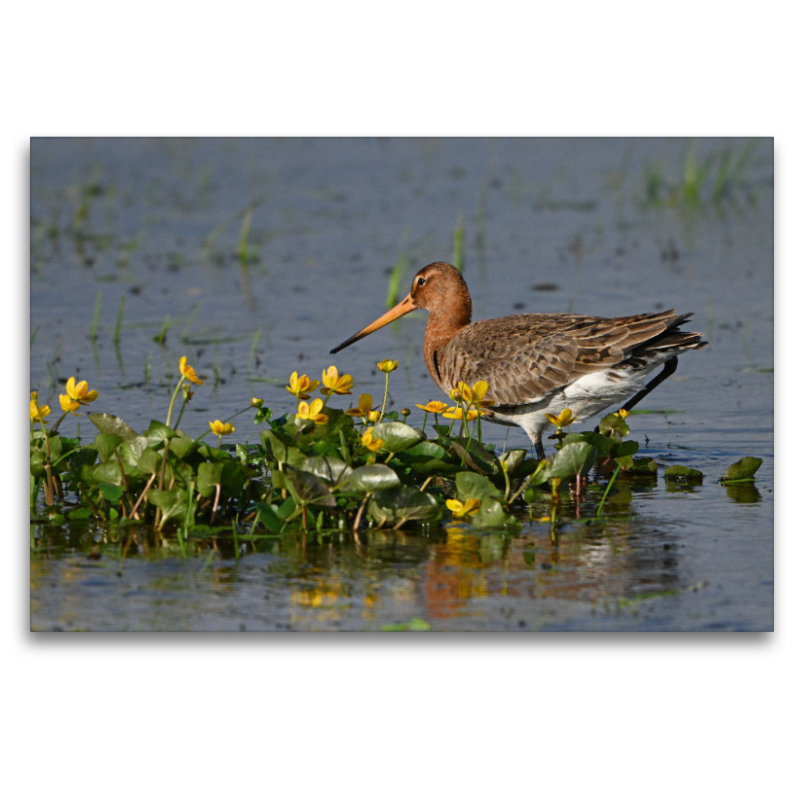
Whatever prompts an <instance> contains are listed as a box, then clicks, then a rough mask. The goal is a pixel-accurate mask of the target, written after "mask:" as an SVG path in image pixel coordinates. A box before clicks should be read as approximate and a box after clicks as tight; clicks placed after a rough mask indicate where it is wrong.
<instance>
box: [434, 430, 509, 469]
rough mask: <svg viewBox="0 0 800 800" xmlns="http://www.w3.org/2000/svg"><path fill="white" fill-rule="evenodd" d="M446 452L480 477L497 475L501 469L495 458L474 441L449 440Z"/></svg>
mask: <svg viewBox="0 0 800 800" xmlns="http://www.w3.org/2000/svg"><path fill="white" fill-rule="evenodd" d="M447 449H448V452H449V453H451V454H452V455H454V456H455V457H456V458H458V459H459V461H461V462H462V463H463V464H464V466H466V467H469V469H471V470H474V471H475V472H480V473H481V474H482V475H499V474H500V473H501V472H502V467H501V466H500V462H499V461H498V460H497V457H496V456H495V455H494V454H493V453H490V452H489V451H488V450H487V449H486V448H485V447H483V446H481V445H480V444H478V442H477V441H476V440H475V439H468V438H467V437H464V436H459V437H454V438H452V439H450V441H449V446H448V448H447Z"/></svg>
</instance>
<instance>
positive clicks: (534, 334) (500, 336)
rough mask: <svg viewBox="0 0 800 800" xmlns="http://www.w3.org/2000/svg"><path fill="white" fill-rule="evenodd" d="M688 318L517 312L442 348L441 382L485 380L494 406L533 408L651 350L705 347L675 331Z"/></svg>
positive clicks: (472, 327)
mask: <svg viewBox="0 0 800 800" xmlns="http://www.w3.org/2000/svg"><path fill="white" fill-rule="evenodd" d="M689 316H690V315H688V314H684V315H677V314H674V313H673V312H672V311H664V312H661V313H658V314H637V315H635V316H630V317H621V318H616V319H606V318H603V317H589V316H583V315H573V314H518V315H513V316H509V317H503V318H500V319H493V320H480V321H478V322H474V323H472V324H471V325H468V326H467V327H466V328H464V329H463V330H461V331H460V332H459V333H458V334H457V335H456V337H455V338H454V339H453V340H452V341H451V342H449V343H448V345H447V347H446V348H445V353H444V358H443V360H442V361H443V375H442V378H443V383H445V384H448V385H449V386H455V385H456V383H457V382H458V381H459V380H463V381H466V382H467V383H469V384H473V383H474V382H475V381H478V380H484V381H486V382H487V383H488V384H489V391H488V393H487V398H489V399H491V400H493V401H494V402H495V403H498V404H502V405H516V404H521V403H531V402H536V401H537V400H539V399H541V398H542V397H544V396H545V395H547V394H548V393H550V392H552V391H554V390H555V389H557V388H559V387H563V386H565V385H567V384H569V383H572V382H573V381H575V380H578V379H579V378H580V377H582V376H584V375H587V374H590V373H592V372H597V371H598V370H602V369H607V368H609V367H614V366H616V365H618V364H622V363H623V362H627V361H628V360H631V361H632V363H631V366H636V360H637V357H641V356H644V355H645V354H646V353H647V352H652V351H655V350H663V349H685V348H687V347H696V346H701V345H700V341H699V340H700V335H699V334H692V333H687V332H685V331H676V330H672V329H674V328H676V327H677V326H678V325H680V324H681V323H682V322H684V321H685V320H686V319H687V318H688V317H689ZM665 332H667V333H666V335H665ZM443 388H445V389H446V387H445V386H443Z"/></svg>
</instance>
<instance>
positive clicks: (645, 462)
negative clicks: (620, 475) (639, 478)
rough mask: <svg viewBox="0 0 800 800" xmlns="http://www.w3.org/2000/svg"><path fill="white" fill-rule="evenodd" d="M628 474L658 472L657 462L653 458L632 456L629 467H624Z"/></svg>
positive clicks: (651, 473) (652, 473)
mask: <svg viewBox="0 0 800 800" xmlns="http://www.w3.org/2000/svg"><path fill="white" fill-rule="evenodd" d="M625 472H626V474H628V475H655V474H656V473H657V472H658V464H657V463H656V460H655V459H654V458H634V459H633V463H632V464H631V465H630V466H629V467H625Z"/></svg>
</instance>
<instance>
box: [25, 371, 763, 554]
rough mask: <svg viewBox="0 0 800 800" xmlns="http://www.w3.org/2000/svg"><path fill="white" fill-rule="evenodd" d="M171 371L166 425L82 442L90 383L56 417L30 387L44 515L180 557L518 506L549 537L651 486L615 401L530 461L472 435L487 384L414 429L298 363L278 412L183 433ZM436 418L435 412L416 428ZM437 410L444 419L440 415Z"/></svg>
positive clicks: (485, 521) (342, 381)
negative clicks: (212, 547) (201, 541)
mask: <svg viewBox="0 0 800 800" xmlns="http://www.w3.org/2000/svg"><path fill="white" fill-rule="evenodd" d="M378 367H379V369H380V370H381V371H383V372H384V373H385V374H386V379H387V385H388V380H389V375H390V373H391V372H392V371H394V370H395V369H396V368H397V362H396V361H391V360H389V359H386V360H384V361H381V362H379V365H378ZM178 373H179V377H178V379H177V381H176V383H175V386H174V389H173V391H172V394H171V397H170V401H169V405H168V409H167V412H166V417H165V422H160V421H158V420H153V421H151V423H150V425H149V426H148V427H147V429H146V430H144V431H142V432H137V431H136V430H134V429H133V428H132V427H131V426H130V425H128V424H127V423H126V422H125V421H124V420H123V419H121V418H120V417H118V416H116V415H114V414H110V413H90V414H89V415H88V418H89V420H90V421H91V423H92V424H93V425H94V427H95V429H96V431H97V433H96V435H95V437H94V439H93V440H91V441H81V440H79V439H76V438H72V437H69V436H64V435H62V434H60V433H59V426H60V424H61V422H62V421H63V420H64V419H65V418H66V417H67V416H68V415H76V416H77V415H79V414H80V412H81V410H82V408H84V407H86V406H89V405H90V404H92V403H94V402H95V401H96V400H97V398H98V393H97V391H96V390H92V389H90V388H89V385H88V383H87V382H86V381H85V380H83V381H77V380H76V379H75V378H74V377H71V378H70V379H69V380H68V381H67V382H66V386H65V392H64V393H62V394H61V395H60V397H59V403H60V405H61V408H62V412H63V413H62V416H61V418H60V419H58V420H57V422H56V423H55V424H53V425H51V424H50V422H49V419H50V418H51V415H52V412H51V407H50V405H48V404H46V403H45V402H43V401H41V400H40V399H39V395H38V394H37V392H35V391H34V392H32V393H31V402H30V421H31V434H30V451H31V456H30V474H31V492H30V500H31V513H32V517H33V518H37V519H43V520H45V519H46V520H48V521H49V524H55V525H58V524H64V523H65V522H68V521H69V520H72V519H74V520H78V519H84V520H85V519H87V518H94V519H96V520H98V521H99V522H100V523H101V524H104V525H116V526H122V527H125V526H134V528H133V529H135V530H142V529H144V530H145V531H150V532H152V534H153V536H154V537H155V540H154V541H155V542H156V543H160V542H163V541H164V540H165V538H164V537H170V536H172V535H174V536H175V537H177V542H178V545H179V547H180V548H181V551H182V552H183V551H184V549H185V546H186V543H187V542H188V540H189V538H190V537H197V536H208V535H210V534H211V533H213V532H214V531H217V532H219V533H220V534H221V535H222V534H225V535H228V534H230V533H231V532H233V533H234V535H235V536H237V537H239V536H245V535H246V536H248V537H250V538H251V539H252V537H258V536H262V535H263V536H283V535H286V534H290V533H293V532H298V531H300V532H302V533H303V535H306V534H309V535H311V534H313V535H314V536H317V537H325V536H334V535H335V536H339V535H342V532H343V531H349V532H350V535H352V536H353V537H355V538H358V536H359V531H360V530H361V529H362V528H363V527H364V526H368V527H371V528H381V527H391V528H401V527H406V526H410V525H414V526H420V525H421V526H435V525H438V524H439V523H440V522H441V521H442V520H449V521H450V522H453V523H457V524H461V525H471V526H475V527H476V528H478V529H488V530H508V531H514V530H518V529H519V527H520V524H521V523H520V519H519V518H520V514H521V513H523V512H524V510H525V508H526V507H527V510H528V516H529V518H530V519H531V520H541V521H543V522H545V523H546V524H548V525H549V526H550V530H551V536H552V537H554V538H555V537H557V536H558V530H559V526H560V524H561V522H562V521H563V520H564V519H565V518H567V517H568V516H570V515H571V514H572V513H573V509H574V514H575V516H576V518H577V516H580V517H581V518H582V519H586V520H587V522H588V521H591V520H594V521H595V522H597V521H599V520H601V519H605V518H606V517H607V513H608V512H607V509H608V508H609V506H610V505H613V504H616V505H615V508H616V507H619V504H620V503H624V497H625V493H624V491H622V490H618V489H617V487H618V486H619V484H620V482H621V481H622V480H623V478H624V479H625V480H626V481H636V480H639V481H652V480H655V476H656V472H657V469H658V465H657V464H656V462H655V461H654V460H653V459H651V458H635V455H636V453H637V452H638V449H639V445H638V443H637V442H635V441H632V440H630V439H628V438H627V437H628V435H629V433H630V430H629V427H628V422H627V420H626V417H627V415H626V414H625V413H624V412H623V411H619V412H615V413H614V414H609V415H607V416H606V417H604V418H603V419H602V420H601V422H600V425H599V426H598V428H597V429H596V430H594V431H583V432H580V433H578V432H574V431H573V432H569V433H566V432H565V428H567V427H568V426H572V425H573V424H574V415H573V414H572V411H571V410H570V409H563V410H562V411H561V412H560V413H559V414H558V415H553V418H552V420H550V421H551V422H552V424H553V425H554V426H555V429H556V433H555V434H554V436H553V440H554V450H553V453H552V455H551V456H550V457H549V458H546V459H542V460H537V459H535V458H533V457H532V456H531V454H530V453H529V452H528V451H527V450H524V449H522V448H519V449H513V450H508V451H505V452H501V453H498V452H495V448H494V447H493V446H492V445H491V444H488V443H486V442H484V441H483V439H482V436H481V433H482V432H481V429H480V425H479V422H480V419H481V416H482V415H483V414H485V413H486V412H487V410H489V405H490V404H489V403H488V401H486V399H485V397H486V394H487V389H488V387H487V385H486V383H485V382H483V381H478V382H476V383H475V384H473V385H471V386H470V385H468V384H465V383H460V384H459V385H458V387H457V388H456V389H454V390H453V393H452V395H451V399H452V400H453V401H454V402H455V405H453V406H448V405H447V404H444V403H440V402H438V401H430V402H428V403H427V404H424V405H423V404H417V405H418V407H419V408H420V409H421V410H422V411H423V412H424V414H425V419H424V420H423V428H422V429H420V428H417V427H415V426H414V425H413V424H410V422H409V421H408V420H409V416H410V414H411V412H410V411H408V410H407V409H403V413H402V414H399V413H398V412H396V411H387V410H386V396H387V395H388V389H387V390H386V391H385V393H384V403H383V406H382V408H381V409H380V410H378V409H377V407H374V404H373V398H372V396H371V395H369V394H366V393H364V394H361V395H359V398H358V404H357V405H356V406H353V405H352V404H351V406H350V408H347V409H343V408H338V407H336V405H335V402H336V400H337V398H342V397H344V396H347V395H351V394H352V393H353V389H354V388H355V386H356V384H355V381H354V380H353V377H352V376H351V375H346V374H340V373H339V371H338V369H337V368H336V366H335V365H331V366H330V367H329V368H328V369H326V370H324V371H323V372H322V374H321V376H320V380H317V379H311V378H310V377H309V376H308V375H298V373H297V372H293V373H292V375H291V376H290V377H289V379H288V383H287V384H286V389H287V392H288V393H289V394H290V395H292V397H293V398H294V407H293V408H292V409H291V410H289V411H287V412H286V413H284V414H282V415H281V416H275V415H274V414H273V411H272V409H270V408H268V407H266V406H265V405H264V402H263V400H261V399H259V398H252V399H251V400H250V401H249V403H247V404H246V405H245V406H244V407H243V408H242V409H240V410H239V411H237V412H236V413H235V414H233V415H231V416H230V417H228V418H227V419H224V420H223V419H215V420H213V421H209V422H208V427H207V428H206V430H205V431H203V432H201V433H200V435H191V434H190V433H188V432H186V431H184V430H183V429H182V428H181V427H180V424H181V420H182V419H183V412H184V410H185V409H186V408H187V405H188V404H189V403H190V402H191V400H192V398H193V394H194V392H195V391H202V389H203V387H204V385H205V384H204V381H203V380H202V379H201V378H200V377H199V376H198V374H197V371H196V370H195V369H194V367H192V366H191V365H190V364H189V363H188V361H187V357H186V356H182V357H181V358H180V361H179V363H178ZM317 392H318V393H319V396H316V397H314V396H313V395H314V394H315V393H317ZM179 396H181V397H182V404H181V408H180V412H179V413H178V415H177V420H176V421H175V422H174V423H173V422H172V420H173V417H174V416H175V406H176V403H177V399H178V397H179ZM247 411H250V412H251V413H252V414H253V415H254V416H253V424H254V425H255V426H262V430H261V432H260V436H259V441H258V443H256V444H249V445H244V444H235V445H225V444H223V439H224V438H225V437H228V436H231V435H232V434H233V433H234V432H235V431H236V430H237V428H235V427H234V425H233V424H232V422H231V421H232V420H233V419H234V418H235V417H238V416H239V415H241V414H244V413H245V412H247ZM431 413H432V414H433V415H434V420H435V423H434V425H433V426H432V430H430V431H429V433H426V432H425V421H426V420H427V416H428V414H431ZM440 415H441V417H442V419H443V420H446V421H448V422H449V425H447V424H441V425H440V424H439V417H440ZM401 416H402V419H400V417H401ZM456 425H459V427H458V428H457V429H456V428H455V426H456ZM237 427H239V425H238V423H237ZM209 435H211V436H216V446H213V445H211V444H208V443H206V442H205V441H204V440H205V439H206V437H207V436H209ZM760 463H761V461H760V459H754V458H745V459H742V460H741V461H740V462H737V464H735V465H732V467H731V468H730V469H729V470H728V471H727V472H726V473H725V476H724V478H723V479H722V480H723V481H724V482H729V483H730V482H733V483H736V482H747V481H750V482H752V480H753V475H754V474H755V471H756V470H757V469H758V467H759V466H760ZM698 474H699V473H698ZM701 477H702V476H701ZM665 478H666V480H667V481H668V482H669V484H668V485H670V486H673V487H675V488H676V489H680V487H681V486H690V485H691V483H692V481H696V480H697V475H695V474H694V472H693V471H692V470H689V469H688V468H676V467H669V468H668V469H667V471H666V473H665ZM42 495H43V498H44V506H43V507H42V506H40V505H39V498H40V496H42ZM587 507H588V509H589V511H588V512H587V511H586V510H585V509H587ZM581 509H584V510H583V511H581ZM133 529H132V530H133Z"/></svg>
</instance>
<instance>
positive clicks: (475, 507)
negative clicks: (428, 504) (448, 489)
mask: <svg viewBox="0 0 800 800" xmlns="http://www.w3.org/2000/svg"><path fill="white" fill-rule="evenodd" d="M445 502H446V504H447V507H448V508H449V509H450V511H452V512H453V517H455V519H466V518H467V517H471V516H472V515H473V514H477V513H478V511H479V509H480V507H481V501H480V500H478V499H477V498H475V497H470V498H469V500H467V501H466V502H465V503H462V502H461V501H460V500H447V501H445Z"/></svg>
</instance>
